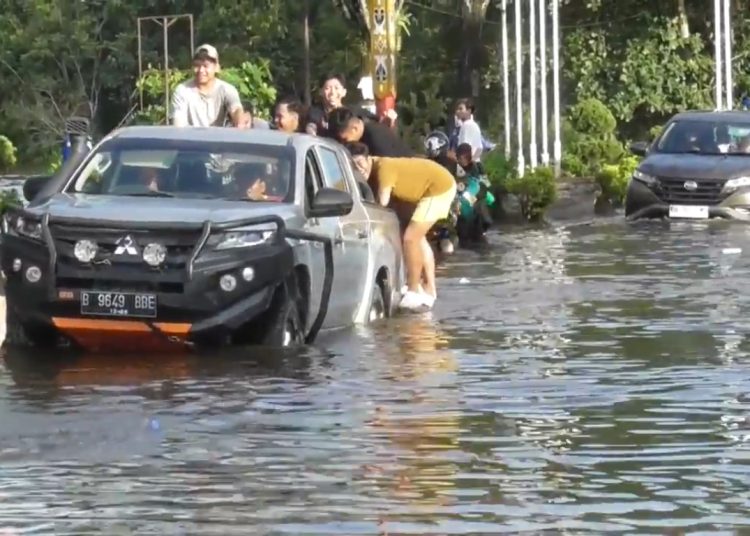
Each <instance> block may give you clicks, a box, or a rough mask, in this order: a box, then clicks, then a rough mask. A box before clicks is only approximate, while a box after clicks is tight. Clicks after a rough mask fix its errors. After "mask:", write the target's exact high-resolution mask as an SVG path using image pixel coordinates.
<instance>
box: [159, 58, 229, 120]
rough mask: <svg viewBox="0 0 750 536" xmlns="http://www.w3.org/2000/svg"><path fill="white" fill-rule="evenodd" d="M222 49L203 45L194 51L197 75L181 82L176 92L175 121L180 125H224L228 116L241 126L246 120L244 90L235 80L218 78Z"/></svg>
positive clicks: (174, 99)
mask: <svg viewBox="0 0 750 536" xmlns="http://www.w3.org/2000/svg"><path fill="white" fill-rule="evenodd" d="M219 70H220V65H219V53H218V52H217V51H216V49H215V48H214V47H213V46H211V45H201V46H199V47H198V48H197V49H195V54H194V55H193V73H195V77H194V78H193V79H192V80H188V81H186V82H183V83H182V84H180V85H178V86H177V87H176V88H175V90H174V93H173V94H172V124H173V125H175V126H178V127H187V126H192V127H214V126H216V127H223V126H225V125H226V121H227V117H229V119H230V120H231V122H232V125H234V126H235V127H238V126H240V125H241V124H242V122H243V110H242V102H241V101H240V94H239V92H238V91H237V88H235V87H234V86H233V85H232V84H229V83H227V82H225V81H224V80H220V79H218V78H216V73H217V72H219Z"/></svg>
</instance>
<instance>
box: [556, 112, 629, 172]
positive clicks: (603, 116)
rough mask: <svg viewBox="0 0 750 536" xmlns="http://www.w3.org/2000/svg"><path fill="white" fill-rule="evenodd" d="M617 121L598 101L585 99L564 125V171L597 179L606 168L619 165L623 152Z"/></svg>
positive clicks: (569, 115)
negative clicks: (616, 134) (616, 129)
mask: <svg viewBox="0 0 750 536" xmlns="http://www.w3.org/2000/svg"><path fill="white" fill-rule="evenodd" d="M615 128H617V121H616V120H615V117H614V115H612V112H610V111H609V109H608V108H607V107H606V106H605V105H604V104H603V103H602V102H601V101H599V100H597V99H585V100H582V101H581V102H579V103H578V104H576V105H575V106H573V107H572V108H571V109H570V112H569V114H568V117H567V118H566V121H565V124H564V130H563V133H564V136H565V139H566V144H565V149H566V151H565V162H564V164H563V167H564V169H566V171H567V172H569V173H571V174H573V175H577V176H595V175H596V174H597V173H598V172H599V170H600V169H601V167H602V166H603V165H604V164H614V163H617V162H618V161H619V160H620V158H622V156H623V153H624V149H623V146H622V144H621V143H620V142H619V141H618V140H617V137H616V136H615Z"/></svg>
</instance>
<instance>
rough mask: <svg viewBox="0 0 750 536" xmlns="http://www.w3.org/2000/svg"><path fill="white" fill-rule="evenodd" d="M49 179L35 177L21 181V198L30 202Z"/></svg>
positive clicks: (40, 176) (44, 176)
mask: <svg viewBox="0 0 750 536" xmlns="http://www.w3.org/2000/svg"><path fill="white" fill-rule="evenodd" d="M50 178H51V177H50V176H48V175H37V176H35V177H29V178H28V179H26V180H25V181H23V196H24V197H25V198H26V201H28V202H29V203H30V202H32V201H33V200H34V198H35V197H36V196H37V194H39V192H40V191H41V190H42V188H43V187H44V185H45V184H47V181H49V180H50Z"/></svg>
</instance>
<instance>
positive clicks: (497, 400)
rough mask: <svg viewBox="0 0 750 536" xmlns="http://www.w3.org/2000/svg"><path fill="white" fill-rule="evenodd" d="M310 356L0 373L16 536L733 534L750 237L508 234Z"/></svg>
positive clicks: (2, 469) (742, 456)
mask: <svg viewBox="0 0 750 536" xmlns="http://www.w3.org/2000/svg"><path fill="white" fill-rule="evenodd" d="M439 275H440V298H439V301H438V303H437V305H436V308H435V310H434V311H433V312H432V313H431V314H430V315H425V316H412V317H401V318H397V319H393V320H391V321H387V322H385V323H382V324H380V325H377V326H371V327H363V328H357V329H353V330H346V331H342V332H338V333H331V334H326V335H325V336H323V337H322V338H321V339H319V341H318V342H317V344H316V345H315V346H314V347H311V348H306V349H304V350H303V351H300V352H295V353H285V354H283V353H273V354H271V353H264V354H260V353H258V352H257V351H250V350H246V349H237V350H232V351H225V352H220V353H216V354H213V355H203V356H190V357H175V356H172V357H168V356H100V357H96V358H94V357H91V356H77V357H64V358H61V357H55V356H43V355H29V354H26V353H21V352H18V351H14V352H10V353H8V355H6V357H5V360H4V362H3V364H2V366H0V533H3V531H2V529H6V530H7V531H8V534H27V533H28V534H75V535H82V534H108V535H115V534H201V535H208V534H216V535H230V534H243V535H244V534H269V535H270V534H273V535H276V534H279V535H281V534H293V535H336V534H342V535H360V534H389V535H391V536H393V535H397V534H431V535H437V534H504V533H513V534H518V533H524V532H526V533H534V534H538V533H549V534H563V533H565V534H583V533H590V534H602V533H608V532H612V533H618V534H620V533H639V534H665V533H669V534H680V533H683V531H684V532H685V533H691V534H692V533H700V532H704V533H710V534H722V533H726V534H731V533H733V532H734V531H735V530H736V529H738V528H740V527H743V526H745V525H747V524H748V522H749V520H750V444H749V443H748V440H749V439H750V411H749V410H750V369H748V364H749V362H750V344H749V343H748V336H747V335H748V332H750V321H749V320H748V318H750V292H748V288H749V287H750V228H748V227H747V226H742V225H732V224H726V223H720V222H718V223H711V224H699V223H696V224H691V223H679V224H676V223H673V224H668V223H645V224H637V225H633V224H626V223H623V222H622V221H620V220H618V219H612V220H602V221H598V222H593V223H590V224H578V225H570V226H567V227H555V228H549V229H540V230H528V229H526V230H518V231H513V230H505V231H503V232H502V233H499V234H495V235H493V236H492V244H491V247H490V248H489V249H488V250H487V251H484V252H479V253H475V252H462V253H461V254H460V255H456V256H454V257H453V258H451V259H449V260H448V261H447V262H446V263H445V264H444V265H443V266H442V267H441V269H440V274H439Z"/></svg>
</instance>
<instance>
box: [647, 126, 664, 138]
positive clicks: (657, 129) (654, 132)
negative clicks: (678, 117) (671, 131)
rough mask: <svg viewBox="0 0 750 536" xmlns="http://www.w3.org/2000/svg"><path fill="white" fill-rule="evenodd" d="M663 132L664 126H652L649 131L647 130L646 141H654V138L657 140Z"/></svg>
mask: <svg viewBox="0 0 750 536" xmlns="http://www.w3.org/2000/svg"><path fill="white" fill-rule="evenodd" d="M662 130H664V125H662V124H659V125H654V126H653V127H651V128H650V129H648V139H649V141H654V140H655V139H656V138H658V137H659V136H660V135H661V131H662Z"/></svg>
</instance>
